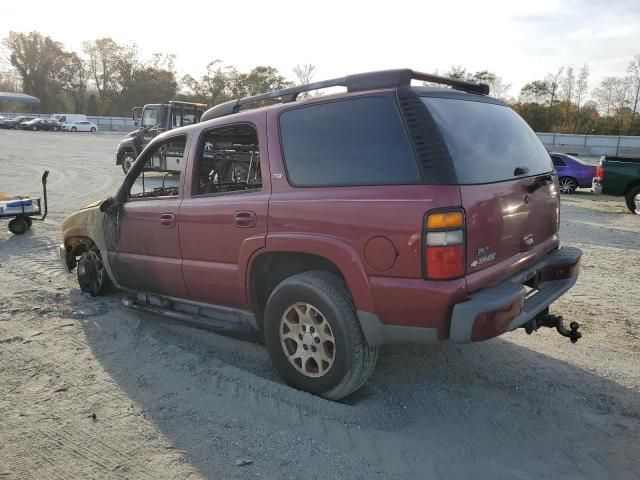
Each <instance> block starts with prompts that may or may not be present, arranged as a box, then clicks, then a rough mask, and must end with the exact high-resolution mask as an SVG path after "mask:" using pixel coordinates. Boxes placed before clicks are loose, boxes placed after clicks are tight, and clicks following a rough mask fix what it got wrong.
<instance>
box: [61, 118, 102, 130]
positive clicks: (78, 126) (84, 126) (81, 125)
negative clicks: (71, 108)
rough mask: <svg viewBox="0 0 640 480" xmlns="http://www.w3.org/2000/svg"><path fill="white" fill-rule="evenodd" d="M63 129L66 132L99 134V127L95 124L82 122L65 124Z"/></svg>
mask: <svg viewBox="0 0 640 480" xmlns="http://www.w3.org/2000/svg"><path fill="white" fill-rule="evenodd" d="M62 127H63V129H64V131H65V132H97V131H98V125H96V124H95V123H93V122H89V121H86V120H81V121H79V122H73V123H63V124H62Z"/></svg>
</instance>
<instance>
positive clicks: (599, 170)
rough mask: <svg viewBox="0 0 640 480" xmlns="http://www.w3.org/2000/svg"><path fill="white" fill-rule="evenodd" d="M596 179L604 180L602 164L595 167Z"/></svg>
mask: <svg viewBox="0 0 640 480" xmlns="http://www.w3.org/2000/svg"><path fill="white" fill-rule="evenodd" d="M596 179H597V180H599V181H602V180H604V167H603V166H602V165H598V166H597V167H596Z"/></svg>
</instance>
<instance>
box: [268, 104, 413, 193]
mask: <svg viewBox="0 0 640 480" xmlns="http://www.w3.org/2000/svg"><path fill="white" fill-rule="evenodd" d="M280 135H281V141H282V149H283V153H284V160H285V164H286V168H287V174H288V176H289V181H290V182H291V183H292V184H293V185H295V186H299V187H316V186H348V185H390V184H396V185H398V184H416V183H421V182H422V180H421V176H420V171H419V169H418V163H417V162H416V159H415V156H414V154H413V150H412V148H411V144H410V143H409V138H408V136H407V133H406V131H405V128H404V125H403V123H402V120H401V118H400V114H399V112H398V110H397V109H396V107H395V105H394V104H393V103H392V102H391V101H389V100H387V99H385V98H382V97H366V98H356V99H349V100H341V101H337V102H329V103H321V104H316V105H309V106H305V107H299V108H295V109H292V110H288V111H285V112H283V113H282V114H281V115H280Z"/></svg>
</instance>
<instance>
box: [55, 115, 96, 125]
mask: <svg viewBox="0 0 640 480" xmlns="http://www.w3.org/2000/svg"><path fill="white" fill-rule="evenodd" d="M51 120H55V121H56V122H58V123H60V124H62V123H73V122H86V121H87V116H86V115H85V114H83V113H54V114H53V115H51Z"/></svg>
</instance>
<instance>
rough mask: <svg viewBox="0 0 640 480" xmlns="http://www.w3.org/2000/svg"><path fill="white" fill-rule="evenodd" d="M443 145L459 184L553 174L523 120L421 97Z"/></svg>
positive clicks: (506, 111) (490, 108) (489, 107)
mask: <svg viewBox="0 0 640 480" xmlns="http://www.w3.org/2000/svg"><path fill="white" fill-rule="evenodd" d="M422 100H423V102H424V103H425V104H426V105H427V107H428V108H429V111H430V112H431V115H432V116H433V118H434V120H435V122H436V124H437V125H438V126H439V128H440V132H441V133H442V136H443V137H444V141H445V143H446V144H447V147H448V149H449V153H450V154H451V158H452V159H453V163H454V166H455V169H456V174H457V176H458V181H459V183H461V184H470V183H489V182H497V181H503V180H512V179H514V178H516V177H515V176H514V173H515V169H516V168H518V167H519V168H521V169H524V171H525V172H526V173H525V174H524V175H522V176H530V175H538V174H541V173H548V172H550V171H551V170H553V166H552V163H551V159H550V158H549V154H548V153H547V151H546V150H545V148H544V146H543V145H542V143H541V142H540V140H539V139H538V137H537V136H536V134H535V133H534V132H533V130H531V128H529V126H528V125H527V124H526V123H525V121H524V120H523V119H522V118H521V117H520V116H519V115H518V114H517V113H516V112H514V111H513V110H512V109H510V108H509V107H506V106H502V105H495V104H491V103H484V102H475V101H467V100H455V99H448V98H428V97H423V98H422Z"/></svg>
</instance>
